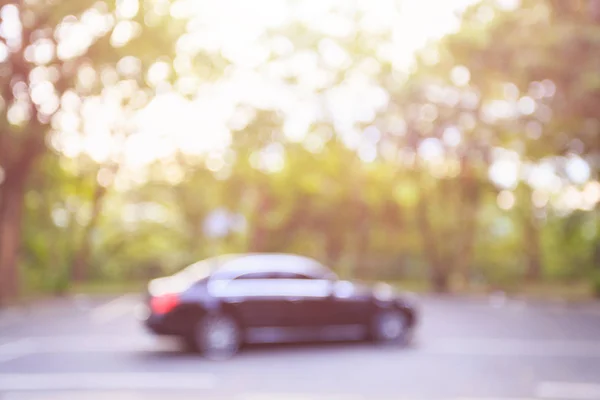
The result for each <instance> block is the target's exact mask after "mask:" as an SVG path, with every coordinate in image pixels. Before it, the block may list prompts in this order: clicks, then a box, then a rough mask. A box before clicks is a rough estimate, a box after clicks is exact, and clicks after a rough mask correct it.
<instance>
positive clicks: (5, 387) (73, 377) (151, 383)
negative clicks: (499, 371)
mask: <svg viewBox="0 0 600 400" xmlns="http://www.w3.org/2000/svg"><path fill="white" fill-rule="evenodd" d="M215 385H216V377H215V376H214V375H213V374H202V373H194V374H190V373H188V374H174V373H160V374H157V373H68V374H62V373H61V374H59V373H57V374H0V391H5V392H15V391H51V390H202V389H212V388H214V387H215Z"/></svg>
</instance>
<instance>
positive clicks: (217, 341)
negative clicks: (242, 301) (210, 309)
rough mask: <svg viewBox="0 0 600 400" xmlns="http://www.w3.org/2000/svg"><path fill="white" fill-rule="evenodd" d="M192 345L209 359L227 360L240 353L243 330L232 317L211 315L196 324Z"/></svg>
mask: <svg viewBox="0 0 600 400" xmlns="http://www.w3.org/2000/svg"><path fill="white" fill-rule="evenodd" d="M191 344H192V345H193V347H194V349H196V350H197V351H199V352H200V353H201V354H202V355H203V356H204V357H205V358H207V359H210V360H226V359H228V358H231V357H233V356H234V355H235V354H236V353H237V352H238V350H239V348H240V344H241V330H240V327H239V325H238V323H237V321H236V320H235V319H234V318H233V317H232V316H230V315H228V314H223V313H218V314H209V315H206V316H204V317H203V318H201V319H200V320H199V321H198V322H197V323H196V325H195V327H194V331H193V335H192V337H191Z"/></svg>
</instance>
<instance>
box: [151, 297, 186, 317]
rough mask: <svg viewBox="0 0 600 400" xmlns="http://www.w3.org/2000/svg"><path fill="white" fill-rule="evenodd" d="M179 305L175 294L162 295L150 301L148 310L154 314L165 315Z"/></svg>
mask: <svg viewBox="0 0 600 400" xmlns="http://www.w3.org/2000/svg"><path fill="white" fill-rule="evenodd" d="M177 304H179V297H178V296H177V295H176V294H164V295H162V296H157V297H153V298H152V299H150V308H151V309H152V312H153V313H154V314H166V313H168V312H169V311H171V310H172V309H173V308H175V306H177Z"/></svg>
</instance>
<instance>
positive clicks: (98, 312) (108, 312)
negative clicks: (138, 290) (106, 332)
mask: <svg viewBox="0 0 600 400" xmlns="http://www.w3.org/2000/svg"><path fill="white" fill-rule="evenodd" d="M138 303H139V298H138V296H137V295H132V294H126V295H123V296H120V297H117V298H116V299H113V300H111V301H109V302H107V303H104V304H102V305H101V306H98V307H96V308H94V309H93V310H92V312H91V314H90V318H91V319H92V322H93V323H94V324H105V323H107V322H110V321H112V320H115V319H117V318H119V317H121V316H123V315H126V314H128V313H132V312H133V311H134V310H135V306H136V305H137V304H138Z"/></svg>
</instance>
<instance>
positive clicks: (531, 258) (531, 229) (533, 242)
mask: <svg viewBox="0 0 600 400" xmlns="http://www.w3.org/2000/svg"><path fill="white" fill-rule="evenodd" d="M524 236H525V240H524V243H525V254H526V257H527V272H526V274H525V275H526V278H527V280H528V281H532V282H535V281H538V280H539V279H540V278H541V276H542V260H541V254H540V232H539V228H538V226H537V223H536V220H535V216H534V215H533V214H529V215H527V217H526V219H525V229H524Z"/></svg>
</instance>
